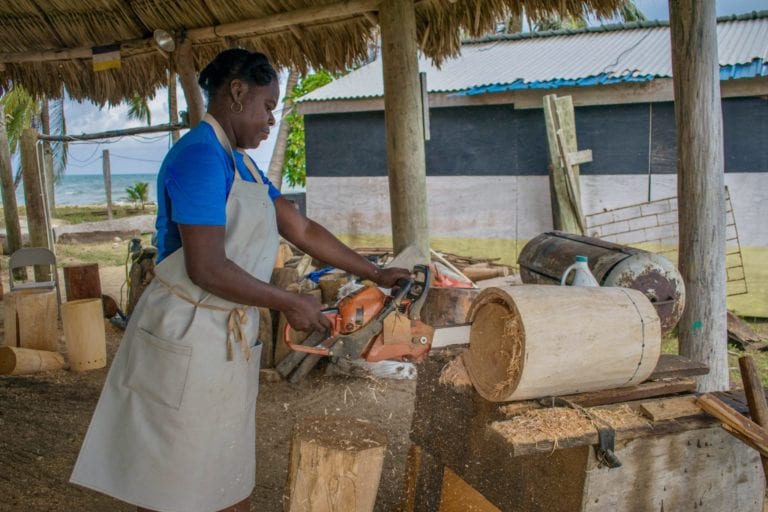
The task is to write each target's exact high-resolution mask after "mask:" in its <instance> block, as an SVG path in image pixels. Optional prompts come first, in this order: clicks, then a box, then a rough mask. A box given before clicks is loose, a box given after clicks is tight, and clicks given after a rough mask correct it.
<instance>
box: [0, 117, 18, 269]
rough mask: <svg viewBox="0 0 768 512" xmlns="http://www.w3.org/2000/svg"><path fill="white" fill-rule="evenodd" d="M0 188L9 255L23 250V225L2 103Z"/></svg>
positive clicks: (0, 119)
mask: <svg viewBox="0 0 768 512" xmlns="http://www.w3.org/2000/svg"><path fill="white" fill-rule="evenodd" d="M0 188H1V189H2V199H3V218H4V219H5V238H6V242H7V244H8V254H13V253H14V252H16V251H18V250H19V249H20V248H21V225H20V224H19V210H18V207H17V205H16V189H15V187H14V186H13V165H12V163H11V151H10V148H9V146H8V132H7V131H6V128H5V110H4V107H3V104H2V103H0ZM19 277H21V276H19Z"/></svg>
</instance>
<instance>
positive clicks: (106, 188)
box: [101, 149, 112, 220]
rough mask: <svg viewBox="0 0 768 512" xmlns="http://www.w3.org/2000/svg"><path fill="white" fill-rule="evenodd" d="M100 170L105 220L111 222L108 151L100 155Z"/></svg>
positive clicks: (110, 180)
mask: <svg viewBox="0 0 768 512" xmlns="http://www.w3.org/2000/svg"><path fill="white" fill-rule="evenodd" d="M101 168H102V171H103V173H104V192H105V193H106V194H107V219H109V220H112V171H111V170H110V167H109V150H108V149H105V150H104V151H103V152H102V153H101Z"/></svg>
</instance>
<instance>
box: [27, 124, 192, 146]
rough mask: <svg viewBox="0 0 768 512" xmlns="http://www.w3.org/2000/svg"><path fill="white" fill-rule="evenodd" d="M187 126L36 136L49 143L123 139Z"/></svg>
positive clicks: (176, 125) (171, 125)
mask: <svg viewBox="0 0 768 512" xmlns="http://www.w3.org/2000/svg"><path fill="white" fill-rule="evenodd" d="M185 128H189V126H187V125H185V124H182V123H173V124H158V125H155V126H140V127H137V128H125V129H123V130H109V131H106V132H98V133H84V134H82V135H49V134H46V133H41V134H39V135H38V136H37V138H38V139H40V140H48V141H51V142H78V141H82V140H96V139H109V138H112V137H125V136H126V135H141V134H143V133H157V132H169V131H172V130H183V129H185Z"/></svg>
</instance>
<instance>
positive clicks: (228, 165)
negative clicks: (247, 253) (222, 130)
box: [155, 123, 280, 263]
mask: <svg viewBox="0 0 768 512" xmlns="http://www.w3.org/2000/svg"><path fill="white" fill-rule="evenodd" d="M234 154H235V161H236V164H237V169H238V171H239V172H240V176H241V177H242V178H243V179H244V180H246V181H251V182H255V181H256V180H255V179H254V178H253V177H252V176H251V173H250V172H249V171H248V168H247V167H246V166H245V162H244V161H243V155H242V154H241V153H239V152H237V151H235V153H234ZM248 158H250V157H248ZM255 165H256V164H255V163H254V166H255ZM257 169H258V168H257ZM259 174H260V175H261V178H262V180H264V183H265V184H266V185H268V186H269V197H270V198H272V201H274V200H275V199H277V198H278V197H280V191H279V190H277V188H275V186H274V185H272V183H270V182H269V180H267V178H266V177H265V176H264V173H262V172H261V170H260V169H259ZM234 180H235V172H234V169H232V157H231V156H230V155H229V153H228V152H227V150H225V149H224V148H223V147H222V145H221V144H220V143H219V141H218V140H217V139H216V134H215V132H214V131H213V128H212V127H211V125H209V124H208V123H200V124H199V125H197V126H196V127H195V128H193V129H191V130H190V131H189V132H188V133H187V134H186V135H184V136H183V137H182V138H181V139H179V141H178V142H177V143H176V144H174V146H173V147H172V148H171V150H170V151H169V152H168V154H167V155H166V157H165V159H164V160H163V164H162V166H161V167H160V172H159V174H158V175H157V222H156V223H155V228H156V229H157V261H158V263H159V262H160V261H162V260H163V258H165V257H166V256H168V255H169V254H171V253H173V252H174V251H175V250H176V249H178V248H179V247H181V234H180V233H179V226H178V225H179V224H194V225H205V226H224V225H225V224H226V221H227V218H226V204H227V197H228V196H229V191H230V190H231V189H232V183H233V182H234Z"/></svg>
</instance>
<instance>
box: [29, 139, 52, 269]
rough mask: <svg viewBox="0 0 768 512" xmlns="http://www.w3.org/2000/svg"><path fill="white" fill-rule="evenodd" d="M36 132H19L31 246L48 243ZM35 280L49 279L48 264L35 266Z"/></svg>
mask: <svg viewBox="0 0 768 512" xmlns="http://www.w3.org/2000/svg"><path fill="white" fill-rule="evenodd" d="M36 145H37V133H36V132H35V130H33V129H32V128H27V129H25V130H24V131H23V132H22V134H21V166H22V178H23V180H24V203H25V205H26V211H27V227H28V228H29V243H30V245H31V246H32V247H45V248H47V249H52V247H51V246H50V245H49V243H48V242H49V237H48V226H49V219H47V218H46V212H47V210H48V209H47V208H46V206H45V198H44V195H43V180H42V176H41V174H40V167H39V166H38V165H37V150H36V149H35V147H36ZM35 280H36V281H50V280H51V271H50V268H48V266H36V267H35Z"/></svg>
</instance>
